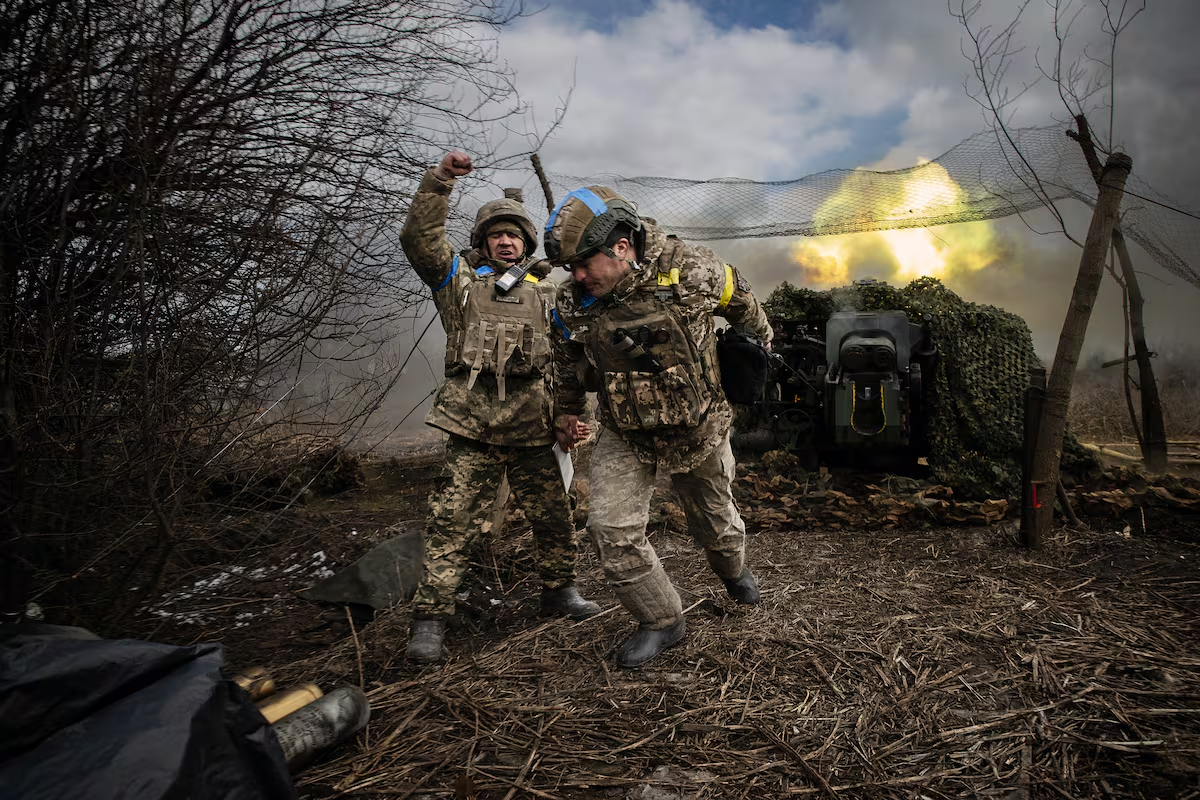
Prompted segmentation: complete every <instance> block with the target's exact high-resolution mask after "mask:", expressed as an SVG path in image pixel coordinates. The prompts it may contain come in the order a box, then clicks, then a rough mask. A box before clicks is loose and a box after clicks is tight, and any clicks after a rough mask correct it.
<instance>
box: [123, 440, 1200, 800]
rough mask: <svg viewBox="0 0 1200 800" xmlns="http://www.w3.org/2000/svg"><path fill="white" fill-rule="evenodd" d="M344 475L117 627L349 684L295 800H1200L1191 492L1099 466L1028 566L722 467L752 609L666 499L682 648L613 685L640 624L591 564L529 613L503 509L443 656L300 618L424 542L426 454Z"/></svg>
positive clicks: (914, 507)
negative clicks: (321, 593)
mask: <svg viewBox="0 0 1200 800" xmlns="http://www.w3.org/2000/svg"><path fill="white" fill-rule="evenodd" d="M363 468H364V472H363V475H364V479H365V484H364V487H363V488H361V489H359V490H356V491H352V492H346V493H343V494H340V495H337V496H332V497H320V498H315V499H313V500H311V501H310V502H309V503H308V504H307V505H305V506H304V507H301V508H292V509H289V510H288V511H286V512H284V513H282V514H279V513H275V514H274V515H273V516H272V515H270V514H255V515H249V514H247V515H245V516H243V517H231V518H229V519H226V520H224V521H223V524H224V525H225V527H226V529H227V530H228V531H229V532H230V533H229V535H228V537H227V538H228V539H229V540H230V541H237V542H239V543H240V545H239V547H237V548H236V549H233V548H231V549H230V551H229V552H230V555H229V557H228V558H227V559H226V560H224V561H221V562H220V563H203V564H201V563H195V566H194V568H193V569H191V570H187V571H183V572H179V573H178V574H176V575H174V576H173V579H172V583H171V585H170V586H169V587H168V591H167V592H165V593H164V594H163V595H162V596H161V597H160V598H159V599H158V600H157V601H156V602H153V603H150V604H148V605H147V606H145V607H143V608H142V609H141V610H140V611H139V613H138V615H137V617H136V619H135V622H134V625H133V627H132V628H131V629H130V630H129V632H128V635H130V636H137V637H144V638H150V639H153V640H156V641H161V642H168V643H180V644H183V643H192V642H198V641H220V642H222V643H223V645H224V647H225V651H226V659H227V663H228V665H229V666H230V669H231V670H237V669H239V668H244V667H248V666H251V665H263V666H266V667H267V668H269V669H270V670H271V671H272V673H273V674H274V675H275V676H276V679H277V682H278V683H279V684H280V685H284V686H286V685H290V684H291V683H299V682H302V681H313V682H316V683H318V684H319V685H321V686H322V687H323V688H325V689H326V690H328V689H330V688H333V687H334V686H337V685H340V684H355V685H361V686H363V687H364V688H365V689H366V690H367V692H368V697H369V699H370V701H371V704H372V719H371V722H370V724H369V726H368V728H367V729H366V731H364V732H363V733H362V734H360V735H359V736H358V737H357V738H355V739H354V740H353V741H350V742H347V743H345V744H343V745H341V746H339V747H337V748H335V749H334V750H332V751H330V752H329V753H327V754H326V755H325V756H324V757H323V758H322V759H321V760H319V761H317V762H316V763H314V764H312V765H310V766H309V767H307V768H306V769H305V770H304V771H303V772H301V773H300V774H299V775H298V776H297V785H298V787H299V789H300V792H301V794H302V796H304V797H314V798H315V797H335V796H352V797H384V798H408V797H430V798H432V797H439V798H444V797H453V798H456V799H458V798H462V799H465V798H489V799H490V798H496V799H497V800H500V799H501V798H502V799H503V800H510V798H513V797H541V798H613V797H615V798H629V800H657V799H659V798H663V799H665V798H699V797H707V798H725V797H741V798H760V797H761V798H765V797H771V798H774V797H790V796H795V795H801V796H806V795H815V796H823V797H834V796H836V797H887V798H946V797H1002V798H1028V797H1033V798H1038V797H1067V798H1072V797H1073V798H1085V797H1089V798H1090V797H1144V798H1152V797H1159V798H1161V797H1179V798H1188V797H1200V618H1198V615H1197V611H1198V610H1200V600H1198V591H1197V590H1198V588H1200V569H1198V567H1197V562H1198V560H1200V515H1198V514H1197V513H1196V512H1197V510H1200V488H1198V486H1200V485H1198V484H1197V483H1196V482H1195V481H1191V480H1185V481H1183V482H1180V481H1178V480H1177V481H1175V482H1173V483H1171V484H1170V488H1163V487H1162V486H1158V487H1157V489H1158V490H1161V491H1157V492H1156V491H1155V490H1154V487H1151V486H1148V485H1145V484H1144V482H1139V481H1138V480H1136V479H1132V480H1131V479H1130V478H1129V476H1128V475H1127V474H1126V473H1123V472H1122V471H1121V470H1120V469H1117V470H1114V471H1110V472H1109V473H1107V474H1106V475H1105V476H1104V478H1103V479H1102V480H1100V481H1099V482H1098V483H1096V484H1095V485H1092V486H1080V487H1077V488H1076V491H1075V494H1074V499H1075V501H1076V504H1077V505H1078V507H1079V508H1080V510H1081V511H1082V512H1085V513H1086V514H1088V516H1085V517H1084V520H1083V522H1084V524H1083V525H1081V526H1079V527H1077V528H1068V527H1061V528H1058V529H1057V530H1056V532H1055V535H1054V537H1053V538H1052V539H1051V541H1048V542H1046V543H1045V544H1044V546H1043V547H1042V548H1041V549H1039V550H1037V551H1033V552H1031V551H1027V550H1025V549H1023V548H1021V547H1020V546H1019V543H1018V537H1017V533H1016V521H1015V518H1014V517H1015V510H1014V509H1006V508H1002V507H997V506H984V505H981V504H978V503H976V504H959V503H956V502H955V501H954V499H953V497H952V496H951V495H948V494H946V493H945V492H944V491H942V490H939V489H938V488H937V487H929V486H927V485H924V486H922V485H917V484H915V483H897V482H895V481H893V480H891V479H889V478H887V477H886V476H848V475H841V474H833V475H824V476H804V477H801V476H798V475H795V474H790V473H789V471H788V469H787V467H786V465H776V468H771V467H769V466H767V465H764V464H761V463H757V462H755V463H744V464H739V480H738V482H737V484H736V487H735V490H736V494H737V497H738V502H739V506H740V507H741V508H742V510H743V514H744V516H745V518H746V520H747V525H748V532H749V536H750V538H749V543H748V552H749V558H750V563H751V565H752V566H753V568H754V570H755V573H756V574H757V576H758V579H759V582H760V585H761V586H762V590H763V603H762V605H760V606H757V607H752V608H744V607H738V606H735V605H734V604H733V603H732V602H731V601H730V600H729V599H728V598H727V597H726V596H725V594H724V591H723V589H722V588H721V585H720V582H719V581H718V580H717V579H716V578H715V577H713V576H712V574H711V573H709V572H708V570H707V567H706V565H705V564H704V559H703V557H702V556H701V555H700V553H699V551H698V550H697V548H696V546H695V545H694V544H693V543H692V542H691V540H690V538H689V537H688V536H687V534H686V530H685V527H684V525H683V524H682V514H681V513H680V512H679V510H678V508H677V507H676V506H674V505H673V503H672V497H671V493H670V489H669V484H668V483H666V482H660V487H659V491H658V494H657V496H656V497H655V500H654V502H653V504H652V509H653V511H654V514H653V517H652V521H651V525H650V531H651V538H652V541H653V543H654V545H655V547H656V548H657V549H658V552H659V554H660V556H661V557H662V558H663V561H664V564H665V566H666V568H667V570H668V572H669V573H670V575H671V576H672V579H673V580H674V581H675V583H676V585H677V586H678V588H679V590H680V593H681V595H682V597H683V599H684V606H685V608H686V609H687V610H688V615H687V620H688V635H687V637H686V639H685V640H684V641H683V642H682V643H681V644H680V645H679V646H677V647H675V648H673V649H671V650H669V651H668V652H667V653H666V654H664V655H663V656H661V657H660V658H658V659H656V660H655V661H654V662H652V664H651V665H650V666H648V667H647V668H646V669H643V670H633V671H628V670H620V669H618V668H617V667H616V666H615V662H614V651H615V647H616V645H617V644H618V643H619V642H620V641H621V640H622V638H623V637H624V636H625V635H627V634H628V633H629V632H630V631H631V630H632V623H631V622H630V620H629V618H628V616H627V615H626V614H625V613H624V612H623V611H622V610H621V609H620V607H619V606H618V605H617V604H616V602H615V599H614V596H613V594H612V592H611V591H610V590H609V589H608V588H607V587H606V586H605V585H604V582H603V580H602V577H601V575H600V571H599V567H598V564H597V562H596V559H595V556H594V554H593V553H592V551H591V548H590V545H588V544H587V543H586V542H581V546H580V554H581V558H580V585H581V590H582V591H583V593H584V594H585V595H586V596H588V597H590V598H593V599H596V600H597V601H598V602H600V603H601V605H602V606H604V608H605V609H606V612H605V613H604V614H602V615H600V616H598V617H595V618H593V619H590V620H586V621H584V622H572V621H569V620H561V619H545V618H541V617H539V616H537V614H536V607H537V604H536V601H537V593H538V587H537V580H536V575H535V571H534V567H533V565H534V560H533V541H532V535H531V532H530V529H529V527H528V525H527V524H526V523H525V522H524V520H523V515H521V514H520V513H519V512H516V511H515V510H512V509H510V511H509V514H508V521H507V524H506V526H505V530H504V533H503V534H502V535H499V536H495V537H491V538H489V539H487V540H485V541H483V542H482V543H481V544H480V547H479V549H478V551H477V553H476V556H475V559H474V564H473V574H472V577H471V579H470V580H469V582H468V584H467V585H466V586H464V587H463V588H464V594H463V595H462V596H461V597H460V613H459V614H457V615H456V617H455V618H454V620H453V621H452V625H451V631H450V634H449V636H448V645H449V648H450V652H451V656H450V658H449V659H448V660H447V662H446V663H444V664H441V665H438V666H436V667H426V668H417V667H415V666H414V665H412V664H409V663H408V662H407V661H406V659H405V657H404V645H405V641H406V637H407V628H408V622H409V617H408V609H407V608H406V606H405V604H403V603H401V604H398V605H397V606H396V607H395V608H393V609H390V610H386V611H381V612H378V613H374V612H372V611H371V610H370V609H369V608H365V607H348V606H335V605H325V604H320V603H315V602H309V601H305V600H302V599H300V598H299V597H298V596H297V594H296V592H297V591H299V590H301V589H303V588H305V587H307V586H309V585H311V584H312V583H313V582H315V581H316V580H319V579H320V578H321V577H324V576H326V575H329V574H332V572H333V571H335V570H337V569H338V568H339V567H342V566H345V565H347V564H349V563H351V562H352V561H353V560H355V559H356V558H358V557H359V556H361V555H363V554H364V553H365V552H367V550H369V549H370V548H371V547H372V546H373V545H375V544H377V543H379V542H381V541H383V540H384V539H386V538H389V537H390V536H392V535H394V534H395V533H396V532H397V531H400V530H405V529H409V528H411V527H413V526H417V527H419V526H420V525H421V524H422V521H423V519H424V516H425V509H426V502H427V499H428V497H429V495H430V494H431V492H432V491H433V490H434V489H435V488H436V486H437V482H438V475H439V473H440V457H439V455H438V454H437V453H430V452H424V453H417V454H409V455H404V454H398V455H397V456H393V457H387V458H383V457H372V458H368V459H365V460H364V461H363ZM579 474H580V475H581V476H582V475H584V474H585V471H583V470H581V471H580V473H579ZM1164 491H1165V492H1166V493H1167V496H1168V497H1170V498H1171V499H1172V500H1173V501H1174V502H1167V501H1166V500H1165V498H1164V497H1163V495H1162V492H1164ZM1105 493H1109V494H1105ZM239 531H240V532H241V533H240V534H238V532H239ZM264 531H265V533H264Z"/></svg>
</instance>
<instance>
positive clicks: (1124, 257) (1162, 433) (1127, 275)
mask: <svg viewBox="0 0 1200 800" xmlns="http://www.w3.org/2000/svg"><path fill="white" fill-rule="evenodd" d="M1075 124H1076V125H1077V126H1078V127H1079V131H1078V132H1077V133H1076V132H1074V131H1067V135H1068V136H1069V137H1071V138H1072V139H1074V140H1075V141H1077V142H1079V147H1080V149H1081V150H1083V157H1084V158H1085V159H1087V162H1088V167H1089V168H1090V169H1091V170H1092V177H1093V178H1094V179H1095V180H1096V184H1097V185H1099V184H1100V174H1101V171H1102V168H1101V166H1100V157H1099V156H1098V155H1096V145H1095V143H1094V142H1093V141H1092V134H1091V129H1090V128H1089V127H1088V121H1087V117H1086V116H1085V115H1083V114H1079V115H1077V116H1076V117H1075ZM1112 246H1113V249H1115V250H1116V251H1117V260H1118V261H1119V262H1120V264H1121V277H1122V279H1123V280H1124V281H1125V290H1126V292H1127V295H1126V296H1127V299H1128V302H1129V316H1128V322H1129V327H1130V333H1131V334H1132V338H1133V352H1134V355H1135V358H1136V360H1137V365H1138V378H1139V379H1140V380H1141V384H1140V385H1139V386H1138V393H1139V395H1140V396H1141V398H1142V425H1141V427H1142V430H1141V431H1140V432H1139V433H1138V443H1139V444H1140V445H1141V448H1142V459H1143V460H1144V461H1145V462H1146V466H1147V468H1149V469H1151V470H1155V471H1158V472H1162V471H1163V470H1165V469H1166V468H1167V432H1166V426H1165V425H1164V424H1163V414H1162V401H1161V400H1160V399H1159V396H1158V382H1157V381H1155V380H1154V367H1152V366H1151V364H1150V348H1149V347H1148V346H1147V345H1146V324H1145V318H1144V316H1143V313H1142V306H1143V305H1145V301H1144V300H1143V298H1142V289H1141V286H1140V285H1139V284H1138V279H1137V273H1136V272H1134V269H1133V259H1131V258H1130V257H1129V248H1128V247H1127V246H1126V244H1125V236H1124V235H1123V234H1122V233H1121V231H1120V229H1117V228H1114V229H1113V232H1112ZM1112 363H1113V362H1109V363H1108V364H1105V365H1103V366H1110V365H1111V364H1112ZM1117 363H1120V362H1117ZM1126 381H1128V378H1126ZM1126 390H1127V391H1128V383H1127V384H1126ZM1134 426H1135V427H1136V426H1137V421H1136V420H1134Z"/></svg>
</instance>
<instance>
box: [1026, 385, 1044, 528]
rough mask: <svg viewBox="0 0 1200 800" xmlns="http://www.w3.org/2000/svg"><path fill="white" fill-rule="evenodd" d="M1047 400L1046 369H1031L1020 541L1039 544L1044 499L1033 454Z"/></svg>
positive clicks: (1027, 392) (1027, 396)
mask: <svg viewBox="0 0 1200 800" xmlns="http://www.w3.org/2000/svg"><path fill="white" fill-rule="evenodd" d="M1045 402H1046V370H1045V369H1043V368H1041V367H1034V368H1032V369H1030V370H1029V386H1028V387H1026V389H1025V436H1024V446H1023V448H1022V456H1023V458H1022V461H1021V544H1023V545H1025V546H1026V547H1031V548H1032V547H1037V546H1038V545H1040V544H1041V542H1040V541H1038V539H1037V513H1036V512H1037V507H1038V504H1039V503H1042V502H1045V498H1044V497H1041V496H1040V495H1038V494H1037V492H1035V491H1034V487H1033V455H1034V453H1036V452H1037V436H1038V427H1039V426H1040V425H1041V422H1042V405H1043V404H1044V403H1045Z"/></svg>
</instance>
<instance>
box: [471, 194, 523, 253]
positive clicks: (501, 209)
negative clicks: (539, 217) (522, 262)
mask: <svg viewBox="0 0 1200 800" xmlns="http://www.w3.org/2000/svg"><path fill="white" fill-rule="evenodd" d="M502 220H503V221H506V222H515V223H516V225H517V227H518V228H520V229H521V238H522V239H524V240H525V255H526V256H531V255H533V251H534V250H536V249H537V226H536V225H535V224H534V223H533V220H532V219H530V218H529V214H528V213H527V212H526V211H525V206H524V205H523V204H522V203H521V202H520V201H518V200H513V199H511V198H508V197H505V198H502V199H500V200H489V201H488V202H486V203H484V204H483V205H482V206H480V208H479V213H478V214H476V215H475V227H474V228H472V229H471V247H474V248H477V249H480V250H482V249H484V245H485V244H486V242H487V233H488V228H490V227H492V225H494V224H496V223H497V222H500V221H502Z"/></svg>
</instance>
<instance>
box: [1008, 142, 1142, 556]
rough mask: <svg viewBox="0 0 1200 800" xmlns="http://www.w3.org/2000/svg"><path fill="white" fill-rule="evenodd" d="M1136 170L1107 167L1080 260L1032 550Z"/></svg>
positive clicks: (1050, 412) (1043, 455) (1049, 419)
mask: <svg viewBox="0 0 1200 800" xmlns="http://www.w3.org/2000/svg"><path fill="white" fill-rule="evenodd" d="M1132 166H1133V160H1132V159H1131V158H1130V157H1129V156H1127V155H1125V154H1124V153H1114V154H1113V155H1112V156H1110V157H1109V159H1108V163H1107V164H1105V165H1104V170H1103V172H1102V174H1101V179H1100V181H1099V186H1100V193H1099V196H1098V197H1097V198H1096V208H1095V211H1093V213H1092V223H1091V225H1090V226H1089V227H1088V234H1087V240H1086V241H1085V242H1084V245H1083V255H1082V256H1081V257H1080V259H1079V274H1078V275H1077V276H1076V278H1075V290H1074V291H1073V292H1072V294H1071V305H1070V307H1069V308H1068V309H1067V318H1066V320H1065V321H1064V322H1063V327H1062V333H1061V334H1059V337H1058V349H1057V350H1056V351H1055V353H1054V364H1053V367H1052V369H1051V371H1050V379H1049V381H1048V382H1047V385H1046V404H1045V407H1044V408H1043V411H1042V423H1041V427H1040V428H1039V430H1038V438H1037V452H1036V453H1035V454H1034V457H1033V485H1034V489H1035V490H1036V492H1037V501H1038V503H1039V507H1038V509H1037V517H1036V525H1035V529H1034V535H1033V537H1031V542H1030V544H1031V545H1032V546H1037V545H1038V544H1039V543H1040V542H1042V541H1043V540H1044V539H1045V538H1046V535H1047V534H1049V532H1050V526H1051V524H1052V523H1053V521H1054V489H1055V485H1056V484H1057V482H1058V478H1059V469H1058V468H1059V462H1060V460H1061V458H1062V442H1063V435H1064V433H1065V432H1066V428H1067V407H1068V406H1069V405H1070V403H1071V385H1072V384H1073V383H1074V381H1075V370H1076V368H1077V367H1078V366H1079V351H1080V350H1081V349H1082V348H1083V337H1084V335H1085V334H1086V333H1087V326H1088V320H1089V319H1090V318H1091V315H1092V307H1093V306H1094V305H1095V303H1096V295H1097V294H1099V292H1100V282H1101V280H1102V278H1103V277H1104V257H1105V255H1106V253H1107V251H1108V246H1109V244H1110V243H1111V241H1112V232H1113V227H1114V226H1115V225H1116V221H1117V213H1118V212H1119V210H1120V206H1121V197H1122V196H1123V194H1124V192H1125V180H1126V179H1127V178H1128V177H1129V170H1130V168H1131V167H1132Z"/></svg>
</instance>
